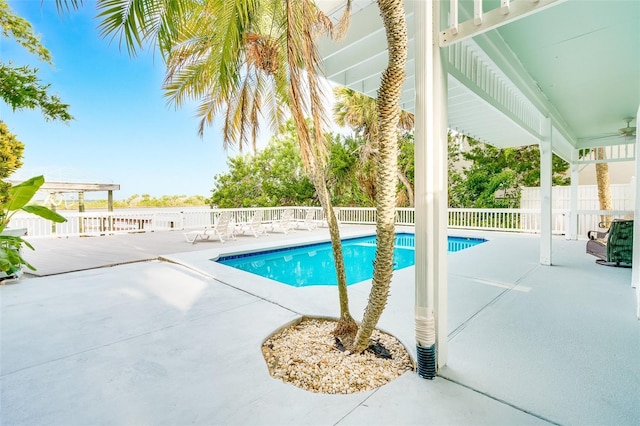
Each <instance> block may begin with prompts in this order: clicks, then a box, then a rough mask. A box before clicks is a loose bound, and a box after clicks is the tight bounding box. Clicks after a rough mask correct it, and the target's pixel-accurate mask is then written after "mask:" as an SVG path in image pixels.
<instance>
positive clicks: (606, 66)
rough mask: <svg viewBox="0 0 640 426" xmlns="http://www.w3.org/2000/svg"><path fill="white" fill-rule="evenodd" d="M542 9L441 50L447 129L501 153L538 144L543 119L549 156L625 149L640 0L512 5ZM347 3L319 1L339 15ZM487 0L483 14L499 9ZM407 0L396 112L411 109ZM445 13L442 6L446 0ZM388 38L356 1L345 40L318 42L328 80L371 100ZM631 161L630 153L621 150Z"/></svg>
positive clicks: (633, 104) (469, 7)
mask: <svg viewBox="0 0 640 426" xmlns="http://www.w3.org/2000/svg"><path fill="white" fill-rule="evenodd" d="M525 1H527V2H529V3H532V4H538V5H539V6H540V10H537V11H536V13H532V14H529V15H527V16H524V17H522V18H521V19H518V20H514V21H512V22H510V23H507V24H505V25H502V26H500V27H498V28H496V29H492V30H488V31H486V32H484V33H482V34H479V35H476V36H474V37H472V38H467V39H465V40H463V41H460V42H457V41H456V40H454V43H453V44H447V43H448V42H449V41H450V40H444V39H445V38H446V37H444V30H445V29H442V30H443V32H442V33H441V47H445V48H444V50H443V54H444V56H445V62H446V67H447V72H448V79H447V81H448V123H449V128H451V129H454V130H458V131H460V132H462V133H465V134H467V135H469V136H472V137H475V138H477V139H479V140H482V141H484V142H487V143H490V144H492V145H496V146H499V147H513V146H521V145H529V144H536V143H538V142H539V140H540V138H541V134H542V126H543V124H542V123H543V122H544V118H545V117H550V119H551V124H552V126H553V130H552V141H553V142H552V143H553V147H552V148H553V151H554V152H555V153H556V154H558V155H560V156H561V157H563V158H565V159H566V160H571V159H572V155H574V152H575V149H581V148H593V147H598V146H611V145H621V146H626V145H628V144H633V143H634V142H635V137H631V136H630V137H626V138H625V137H623V136H620V134H619V133H620V132H619V129H621V128H624V127H625V126H627V122H626V121H625V119H627V118H633V120H632V121H631V123H630V126H636V125H637V124H636V113H637V110H638V105H639V104H640V1H639V0H590V1H584V0H566V1H563V0H559V1H555V2H554V1H549V0H547V1H543V0H542V1H531V0H515V1H512V2H511V6H512V7H514V6H516V3H520V2H525ZM344 3H345V2H344V1H329V0H326V1H319V5H320V7H322V8H323V9H324V10H325V11H326V12H328V13H330V14H332V15H333V16H338V15H339V14H340V12H341V10H342V9H343V7H344ZM473 4H474V2H473V1H471V0H465V1H460V4H459V22H461V23H462V22H465V21H468V20H472V19H473V17H474V11H473ZM500 4H501V3H500V1H499V0H485V1H484V2H483V11H484V12H485V13H488V12H490V11H492V10H496V9H500ZM413 6H414V2H413V1H410V0H406V1H405V8H406V14H407V24H408V27H409V59H408V63H407V78H406V81H405V86H404V93H403V98H402V105H403V108H404V109H406V110H407V111H410V112H413V110H414V105H415V66H414V53H415V52H414V46H415V43H414V18H413ZM443 7H444V8H446V9H447V10H449V9H448V8H449V2H448V1H443ZM386 46H387V45H386V38H385V34H384V29H383V26H382V21H381V19H380V16H379V10H378V6H377V4H376V3H375V2H373V1H370V0H353V7H352V16H351V25H350V29H349V32H348V33H347V35H346V37H345V39H344V40H342V41H341V42H338V43H335V42H330V41H326V40H324V41H323V42H322V43H321V45H320V53H321V55H322V57H323V58H324V65H325V72H326V75H327V77H328V78H329V80H331V81H333V82H335V83H338V84H342V85H345V86H348V87H351V88H353V89H355V90H357V91H360V92H363V93H365V94H367V95H370V96H372V97H375V96H376V92H377V89H378V87H379V84H380V74H381V72H382V70H383V69H384V68H385V66H386V62H387V53H386ZM625 152H626V154H620V155H622V156H626V157H627V159H633V152H634V150H633V149H628V150H625Z"/></svg>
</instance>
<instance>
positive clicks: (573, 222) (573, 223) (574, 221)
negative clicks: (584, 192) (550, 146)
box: [566, 149, 580, 240]
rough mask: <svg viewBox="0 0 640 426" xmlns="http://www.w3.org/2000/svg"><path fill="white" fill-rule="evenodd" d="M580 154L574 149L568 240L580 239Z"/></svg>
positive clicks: (572, 155)
mask: <svg viewBox="0 0 640 426" xmlns="http://www.w3.org/2000/svg"><path fill="white" fill-rule="evenodd" d="M578 157H579V153H578V150H577V149H574V150H573V152H572V154H571V211H570V212H569V229H567V231H566V232H567V239H569V240H577V239H578V196H579V191H578V189H579V185H580V173H579V171H580V169H579V168H578Z"/></svg>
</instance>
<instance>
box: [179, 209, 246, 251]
mask: <svg viewBox="0 0 640 426" xmlns="http://www.w3.org/2000/svg"><path fill="white" fill-rule="evenodd" d="M234 232H235V227H234V226H233V225H232V224H231V211H228V210H225V211H223V212H222V213H220V216H218V222H217V223H216V224H215V225H214V226H211V227H205V228H204V229H203V230H201V231H191V232H185V234H184V236H185V238H186V239H187V242H190V243H191V244H195V242H196V241H197V240H198V238H200V239H201V240H208V239H210V238H211V236H214V237H218V238H219V239H220V242H221V243H224V242H225V241H226V240H229V239H235V235H234Z"/></svg>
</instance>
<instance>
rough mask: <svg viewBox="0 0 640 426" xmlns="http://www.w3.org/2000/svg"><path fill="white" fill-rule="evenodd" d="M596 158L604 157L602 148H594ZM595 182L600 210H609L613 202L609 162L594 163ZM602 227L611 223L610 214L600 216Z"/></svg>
mask: <svg viewBox="0 0 640 426" xmlns="http://www.w3.org/2000/svg"><path fill="white" fill-rule="evenodd" d="M595 151H596V159H597V160H604V159H606V158H607V157H606V153H605V150H604V148H596V149H595ZM596 184H597V187H598V202H599V204H600V210H611V209H612V208H613V203H612V202H611V185H610V183H609V164H608V163H605V162H602V163H596ZM600 220H601V222H602V225H603V227H605V228H608V227H609V224H610V223H611V216H602V217H601V218H600Z"/></svg>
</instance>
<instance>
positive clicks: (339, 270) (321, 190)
mask: <svg viewBox="0 0 640 426" xmlns="http://www.w3.org/2000/svg"><path fill="white" fill-rule="evenodd" d="M312 174H313V176H312V181H313V184H314V186H315V188H316V193H317V194H318V199H319V200H320V205H322V208H323V210H324V214H325V217H326V218H327V224H328V226H329V235H330V236H331V248H332V249H333V258H334V261H335V264H336V278H337V281H338V298H339V302H340V319H339V320H338V324H337V325H336V329H335V330H334V331H333V334H334V335H335V336H336V337H338V338H340V340H341V341H342V342H343V345H344V344H345V342H350V341H353V337H354V336H355V333H356V330H357V328H358V325H357V324H356V321H355V320H354V319H353V317H352V316H351V313H350V312H349V293H348V291H347V274H346V269H345V266H344V256H343V254H342V240H341V238H340V228H339V225H338V220H337V218H336V215H335V212H334V211H333V203H331V196H330V194H329V189H328V188H327V183H326V181H325V179H324V174H323V173H321V171H319V170H317V169H315V170H314V171H313V172H312Z"/></svg>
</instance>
